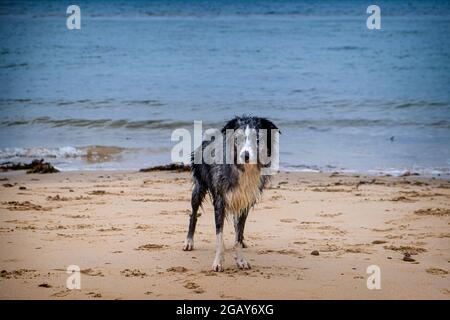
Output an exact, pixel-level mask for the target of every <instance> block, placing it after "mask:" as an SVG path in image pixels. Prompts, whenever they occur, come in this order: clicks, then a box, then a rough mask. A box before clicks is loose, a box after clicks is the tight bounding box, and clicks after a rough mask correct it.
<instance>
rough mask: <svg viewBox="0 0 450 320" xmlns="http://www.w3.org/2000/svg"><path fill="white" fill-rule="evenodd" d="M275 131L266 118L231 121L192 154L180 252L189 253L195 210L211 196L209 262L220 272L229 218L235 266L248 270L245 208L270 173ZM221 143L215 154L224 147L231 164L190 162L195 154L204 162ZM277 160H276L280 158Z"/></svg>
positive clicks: (262, 187)
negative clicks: (190, 185) (212, 241)
mask: <svg viewBox="0 0 450 320" xmlns="http://www.w3.org/2000/svg"><path fill="white" fill-rule="evenodd" d="M261 129H263V130H261ZM278 133H279V131H278V128H277V126H275V124H273V123H272V122H271V121H269V120H267V119H265V118H259V117H250V116H242V117H235V118H234V119H232V120H230V121H229V122H228V123H227V124H226V125H225V126H224V127H223V129H222V130H221V131H220V132H219V137H220V138H221V139H214V140H211V141H203V142H202V145H201V146H200V147H199V148H197V150H195V151H194V152H193V153H192V157H191V162H192V166H191V171H192V175H193V182H194V188H193V191H192V198H191V205H192V213H191V215H190V221H189V230H188V234H187V238H186V241H185V243H184V246H183V250H185V251H190V250H192V249H193V248H194V232H195V225H196V223H197V212H198V209H199V207H200V206H201V205H202V202H203V200H204V198H205V195H206V194H207V193H209V195H210V196H211V200H212V203H213V206H214V216H215V224H216V238H217V242H216V255H215V259H214V262H213V264H212V269H213V270H214V271H223V263H224V250H225V248H224V241H223V234H222V233H223V225H224V220H225V217H227V218H229V219H231V217H232V219H233V221H234V228H235V234H236V238H235V245H234V249H235V259H236V264H237V266H238V267H239V268H241V269H250V264H249V263H248V262H247V261H246V260H245V258H244V256H243V255H242V250H241V249H242V248H245V247H246V245H245V244H244V226H245V221H246V219H247V215H248V212H249V210H250V209H251V208H252V207H253V206H254V205H255V204H256V202H257V201H258V200H259V198H260V196H261V194H262V191H263V189H264V187H265V186H266V185H267V183H268V181H269V179H270V175H269V174H266V172H265V171H263V170H264V169H267V168H268V167H270V166H271V164H272V159H271V158H272V153H274V152H275V147H277V146H278ZM219 140H220V141H221V142H222V145H223V147H220V146H219V147H218V150H219V151H220V148H223V149H222V150H223V151H224V153H225V154H226V157H227V159H226V160H228V159H230V158H231V159H232V161H228V162H227V161H219V162H218V161H215V162H212V163H211V161H210V162H209V164H207V163H205V162H206V161H200V163H198V161H194V159H198V157H197V158H196V154H197V155H200V160H205V154H204V152H205V151H206V150H207V149H208V148H210V147H211V145H212V144H214V143H215V142H218V141H219ZM223 141H225V142H226V143H223ZM276 152H278V149H277V150H276ZM262 155H263V156H262ZM264 155H265V156H266V157H269V158H270V159H269V161H266V162H263V161H262V159H263V158H264ZM276 156H277V157H278V154H277V155H276ZM220 157H222V158H220ZM219 159H224V156H222V155H221V156H219ZM266 159H267V158H266ZM277 159H278V158H277ZM229 162H231V163H229ZM277 169H278V168H277Z"/></svg>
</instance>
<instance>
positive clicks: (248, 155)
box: [244, 151, 250, 162]
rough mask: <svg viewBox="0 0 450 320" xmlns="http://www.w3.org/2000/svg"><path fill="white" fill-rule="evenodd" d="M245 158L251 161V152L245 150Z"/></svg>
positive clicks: (246, 160)
mask: <svg viewBox="0 0 450 320" xmlns="http://www.w3.org/2000/svg"><path fill="white" fill-rule="evenodd" d="M244 160H245V162H249V160H250V152H248V151H244Z"/></svg>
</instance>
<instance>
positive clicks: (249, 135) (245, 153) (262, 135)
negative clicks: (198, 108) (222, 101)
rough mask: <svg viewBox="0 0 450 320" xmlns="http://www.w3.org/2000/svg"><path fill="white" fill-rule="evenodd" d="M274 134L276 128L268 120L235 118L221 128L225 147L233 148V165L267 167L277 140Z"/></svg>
mask: <svg viewBox="0 0 450 320" xmlns="http://www.w3.org/2000/svg"><path fill="white" fill-rule="evenodd" d="M274 132H278V133H279V129H278V127H277V126H276V125H275V124H274V123H273V122H272V121H270V120H268V119H266V118H260V117H249V116H242V117H235V118H234V119H232V120H230V121H228V123H227V124H226V125H225V126H224V127H223V129H222V134H224V135H226V141H227V146H233V148H234V150H233V154H234V163H235V164H237V165H247V164H253V165H254V164H257V165H258V166H264V167H265V166H269V165H270V157H271V156H272V151H273V150H274V149H275V144H277V143H278V140H277V139H276V137H275V136H274Z"/></svg>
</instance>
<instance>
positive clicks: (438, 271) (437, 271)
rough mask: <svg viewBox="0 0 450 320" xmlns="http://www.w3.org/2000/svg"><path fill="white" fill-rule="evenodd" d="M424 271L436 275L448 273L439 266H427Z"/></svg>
mask: <svg viewBox="0 0 450 320" xmlns="http://www.w3.org/2000/svg"><path fill="white" fill-rule="evenodd" d="M425 271H426V273H429V274H433V275H438V276H443V275H446V274H448V271H447V270H444V269H441V268H428V269H426V270H425Z"/></svg>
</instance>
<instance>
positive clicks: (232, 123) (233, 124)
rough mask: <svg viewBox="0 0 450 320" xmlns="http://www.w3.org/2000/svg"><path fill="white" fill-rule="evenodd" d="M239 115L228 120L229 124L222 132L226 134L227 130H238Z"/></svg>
mask: <svg viewBox="0 0 450 320" xmlns="http://www.w3.org/2000/svg"><path fill="white" fill-rule="evenodd" d="M238 122H239V117H236V118H234V119H231V120H230V121H228V122H227V124H226V125H225V126H224V127H223V128H222V134H225V133H226V132H227V130H230V129H232V130H236V129H237V128H238Z"/></svg>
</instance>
